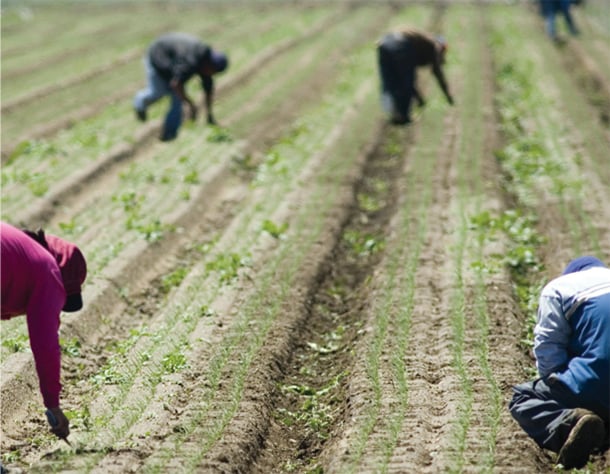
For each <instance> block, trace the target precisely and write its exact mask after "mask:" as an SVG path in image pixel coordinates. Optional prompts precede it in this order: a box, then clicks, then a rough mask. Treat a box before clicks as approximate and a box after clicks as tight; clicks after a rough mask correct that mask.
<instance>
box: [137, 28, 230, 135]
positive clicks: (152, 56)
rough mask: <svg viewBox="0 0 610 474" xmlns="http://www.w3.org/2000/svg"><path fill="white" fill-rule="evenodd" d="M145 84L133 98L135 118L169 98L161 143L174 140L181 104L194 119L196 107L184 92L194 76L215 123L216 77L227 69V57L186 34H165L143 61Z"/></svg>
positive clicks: (142, 116)
mask: <svg viewBox="0 0 610 474" xmlns="http://www.w3.org/2000/svg"><path fill="white" fill-rule="evenodd" d="M144 64H145V67H146V77H147V80H148V85H147V87H146V88H144V89H142V90H140V91H138V93H137V94H136V95H135V97H134V99H133V105H134V109H135V112H136V116H137V117H138V119H139V120H141V121H145V120H146V118H147V114H146V109H147V108H148V106H149V105H151V104H153V103H155V102H156V101H158V100H159V99H161V98H162V97H165V96H168V95H169V96H170V107H169V110H168V112H167V114H166V115H165V120H164V121H163V128H162V130H161V137H160V138H161V140H163V141H169V140H173V139H174V138H176V136H177V135H178V130H179V129H180V126H181V125H182V105H183V104H186V105H188V107H189V111H190V118H191V120H195V119H196V118H197V106H196V105H195V103H194V102H193V101H192V100H191V98H190V97H189V96H188V94H187V92H186V87H185V85H186V83H187V81H188V80H189V79H190V78H191V77H193V76H199V77H200V78H201V86H202V87H203V91H204V93H205V101H204V104H205V107H206V109H207V121H208V123H209V124H216V120H215V119H214V115H213V113H212V102H213V94H214V80H213V77H212V76H214V75H215V74H218V73H220V72H223V71H224V70H225V69H227V67H228V58H227V56H226V55H225V54H224V53H222V52H220V51H216V50H214V49H212V48H211V47H210V46H209V45H207V44H205V43H203V42H201V40H199V39H198V38H196V37H195V36H192V35H190V34H187V33H167V34H165V35H162V36H160V37H159V38H157V39H156V40H155V41H154V42H153V43H152V44H151V45H150V47H149V48H148V51H147V54H146V57H145V59H144Z"/></svg>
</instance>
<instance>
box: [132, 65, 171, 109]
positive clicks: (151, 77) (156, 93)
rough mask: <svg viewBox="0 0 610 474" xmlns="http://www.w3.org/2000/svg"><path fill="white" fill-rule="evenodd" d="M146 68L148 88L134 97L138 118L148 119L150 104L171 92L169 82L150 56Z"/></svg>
mask: <svg viewBox="0 0 610 474" xmlns="http://www.w3.org/2000/svg"><path fill="white" fill-rule="evenodd" d="M144 68H145V70H146V80H147V83H148V84H147V86H146V88H144V89H142V90H140V91H138V93H137V94H136V95H135V97H134V99H133V107H134V109H135V110H136V114H137V115H138V118H140V119H141V120H145V119H146V109H147V108H148V106H149V105H150V104H153V103H154V102H156V101H158V100H159V99H160V98H161V97H163V96H165V95H167V94H169V93H171V89H170V87H169V84H168V83H167V81H166V80H165V79H163V78H162V77H161V76H160V75H159V73H158V72H157V70H156V69H155V68H154V67H153V66H152V64H150V61H149V60H148V58H146V59H145V60H144Z"/></svg>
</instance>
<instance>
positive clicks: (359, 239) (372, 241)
mask: <svg viewBox="0 0 610 474" xmlns="http://www.w3.org/2000/svg"><path fill="white" fill-rule="evenodd" d="M343 239H344V240H345V242H347V244H348V245H349V248H350V250H351V251H352V252H353V253H354V254H355V255H357V256H359V257H367V256H369V255H373V254H375V253H377V252H379V251H382V250H383V248H384V246H385V243H384V241H383V240H381V239H379V238H377V237H376V236H374V235H371V234H363V233H362V232H360V231H358V230H347V231H346V232H345V233H344V234H343Z"/></svg>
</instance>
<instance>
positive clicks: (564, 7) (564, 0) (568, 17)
mask: <svg viewBox="0 0 610 474" xmlns="http://www.w3.org/2000/svg"><path fill="white" fill-rule="evenodd" d="M571 3H572V0H560V3H559V8H560V10H561V13H562V14H563V18H564V19H565V21H566V24H567V25H568V29H569V30H570V33H571V34H573V35H577V34H578V28H576V25H575V24H574V19H573V18H572V13H571V12H570V6H571Z"/></svg>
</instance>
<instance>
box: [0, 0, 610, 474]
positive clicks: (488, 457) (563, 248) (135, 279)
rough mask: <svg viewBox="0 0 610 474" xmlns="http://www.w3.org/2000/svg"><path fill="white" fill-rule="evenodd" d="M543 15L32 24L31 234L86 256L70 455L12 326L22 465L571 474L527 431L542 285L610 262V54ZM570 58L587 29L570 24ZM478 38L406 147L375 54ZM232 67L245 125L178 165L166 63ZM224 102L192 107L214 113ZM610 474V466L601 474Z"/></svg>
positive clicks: (84, 12)
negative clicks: (406, 42)
mask: <svg viewBox="0 0 610 474" xmlns="http://www.w3.org/2000/svg"><path fill="white" fill-rule="evenodd" d="M605 11H607V10H605V9H604V4H603V1H602V2H595V1H594V0H591V1H589V2H588V3H584V4H583V5H581V6H579V7H577V8H575V9H574V14H575V19H576V21H577V23H578V25H579V27H580V29H581V35H580V36H579V37H577V38H567V37H566V41H565V42H564V43H562V44H559V45H557V44H553V43H552V42H550V41H549V40H548V39H547V38H546V36H545V32H544V26H543V23H542V20H541V18H540V17H539V16H538V15H537V13H536V10H535V8H533V7H532V5H531V4H530V3H529V2H514V3H507V2H491V1H487V2H464V1H455V2H452V1H444V2H434V1H429V2H408V1H404V2H400V1H396V2H388V3H385V2H353V3H352V2H339V1H337V2H288V1H284V2H282V1H265V0H261V1H258V2H237V1H235V2H232V1H223V2H209V3H208V2H167V3H163V2H146V1H142V2H112V3H108V2H106V3H105V2H102V1H101V0H100V1H92V2H86V3H74V4H71V3H63V2H37V3H31V4H29V3H28V2H20V3H16V2H13V3H10V2H9V3H8V4H7V5H5V6H3V8H2V26H1V27H2V44H1V51H2V71H1V77H2V105H1V111H2V131H1V138H2V141H1V152H2V182H1V212H2V220H3V221H6V222H9V223H11V224H13V225H16V226H21V227H27V228H32V229H33V228H37V227H42V228H44V229H45V231H46V232H48V233H51V234H56V235H60V236H62V237H64V238H66V239H68V240H70V241H73V242H75V243H77V245H78V246H79V247H80V248H81V250H82V251H83V253H84V255H85V256H86V258H87V263H88V277H87V281H86V283H85V288H84V293H83V299H84V308H83V310H82V311H80V312H78V313H63V314H62V326H61V334H60V336H61V343H62V354H63V355H62V383H63V392H62V408H63V409H64V411H65V412H66V414H67V416H68V417H69V419H70V422H71V434H70V437H69V439H70V441H71V443H72V446H71V447H70V446H68V445H67V444H66V443H64V442H63V441H60V440H57V439H56V438H55V437H54V436H53V435H51V434H49V433H48V426H47V422H46V419H45V416H44V407H43V405H42V401H41V396H40V393H39V390H38V378H37V375H36V371H35V368H34V364H33V361H32V355H31V352H30V350H29V344H28V336H27V328H26V325H25V318H21V317H19V318H14V319H12V320H9V321H2V324H1V339H2V344H1V347H0V354H1V369H0V371H1V372H0V374H1V377H0V384H1V390H0V393H1V407H2V416H1V424H0V428H1V431H0V453H1V454H2V463H3V464H4V465H5V466H9V467H17V468H20V469H22V470H24V471H25V472H32V473H48V472H74V473H77V472H78V473H84V472H93V473H102V472H104V473H125V472H145V473H155V472H158V473H165V472H180V473H182V472H197V473H199V472H240V473H241V472H252V473H290V472H295V473H296V472H298V473H379V472H389V473H405V472H413V473H437V472H497V473H532V472H542V473H545V472H556V468H555V466H554V460H555V456H554V455H553V454H552V453H549V452H546V451H542V450H540V449H539V448H538V447H537V446H536V445H535V443H534V442H533V441H532V440H531V439H529V438H528V437H527V435H526V434H525V433H524V432H523V431H522V430H521V428H520V427H519V426H518V425H517V423H516V422H515V421H514V420H513V419H512V418H511V416H510V414H509V412H508V409H507V406H508V402H509V400H510V398H511V396H512V391H511V386H512V385H514V384H517V383H520V382H522V381H525V380H528V379H530V378H533V377H535V370H534V360H533V358H532V356H531V340H532V335H531V331H532V324H533V318H534V316H535V311H536V305H537V297H538V293H539V291H540V289H541V287H542V286H543V285H544V283H546V282H547V281H548V280H549V279H551V278H553V277H554V276H556V275H558V274H559V273H560V272H561V270H562V269H563V267H564V266H565V264H566V263H567V262H568V261H569V260H570V259H571V258H573V257H575V256H578V255H582V254H593V255H596V256H598V257H599V258H601V259H602V260H604V261H605V262H608V263H610V186H608V183H610V166H609V165H608V159H609V150H610V63H608V61H607V60H606V59H607V57H608V48H609V45H610V28H609V27H608V25H607V24H604V23H603V22H600V21H599V18H600V16H602V15H603V14H604V12H605ZM558 23H559V25H560V32H562V33H563V34H564V36H565V32H564V30H562V27H563V24H562V23H561V19H559V22H558ZM402 25H412V26H415V27H418V28H420V29H423V30H426V31H430V32H433V33H439V34H443V35H444V36H445V37H446V38H447V39H448V41H449V49H448V56H447V64H446V68H445V73H446V75H447V78H448V82H449V86H450V88H451V91H452V94H453V96H454V97H455V100H456V104H455V105H454V106H453V107H451V106H449V105H448V104H447V103H446V102H445V100H444V97H443V96H442V92H441V91H440V89H439V87H438V86H437V84H436V82H435V80H434V78H433V76H432V75H431V74H430V72H429V71H428V70H425V71H421V72H420V73H419V82H420V85H421V87H422V89H423V92H424V96H425V97H426V99H427V103H426V106H425V107H424V108H421V109H415V110H414V112H415V113H414V118H415V120H414V122H413V123H412V124H410V125H409V126H407V127H396V126H391V125H389V124H387V123H386V120H385V117H384V116H383V114H382V111H381V107H380V100H379V79H378V76H377V63H376V56H375V42H376V40H377V39H378V38H379V37H381V36H382V35H383V34H384V33H385V32H386V31H388V30H390V29H391V28H393V27H396V26H402ZM170 30H176V31H178V30H179V31H187V32H191V33H194V34H197V35H198V36H200V37H201V38H202V39H203V40H204V41H208V42H209V43H210V44H212V46H214V47H216V48H218V49H220V50H223V51H226V52H227V54H228V55H229V58H230V67H229V69H228V70H227V71H226V72H225V73H223V74H222V75H219V76H217V79H216V80H215V81H216V87H217V91H216V102H215V106H214V111H215V116H216V119H217V120H218V122H219V123H220V126H218V127H212V126H207V125H205V124H204V123H203V120H202V117H201V115H203V114H200V118H199V119H198V121H196V122H195V123H191V122H187V123H185V124H184V126H183V127H182V129H181V130H180V134H179V136H178V139H177V140H175V141H172V142H168V143H162V142H160V141H158V139H157V137H158V134H159V128H160V123H161V119H162V117H163V115H164V113H165V111H166V107H167V102H165V101H161V102H160V103H158V104H155V105H153V106H152V107H151V108H150V109H149V120H148V121H147V122H146V123H141V122H138V121H137V120H136V118H135V116H134V113H133V110H132V105H131V99H132V97H133V95H134V94H135V92H136V91H137V90H138V89H140V88H141V87H143V86H144V85H145V77H144V68H143V64H142V57H143V55H144V53H145V50H146V47H147V45H148V44H149V42H150V41H151V40H152V39H154V38H155V37H156V36H157V35H158V34H161V33H163V32H166V31H170ZM196 83H197V81H196V80H193V81H191V83H189V93H190V95H191V96H192V97H193V98H194V99H196V100H197V101H198V102H199V101H200V96H201V91H200V90H199V89H198V86H197V84H196ZM579 472H583V473H584V472H587V473H598V472H599V473H608V472H610V453H609V452H608V451H606V452H605V453H603V454H599V455H596V456H594V457H592V459H591V461H590V463H589V464H588V466H587V467H586V468H585V469H583V470H581V471H579Z"/></svg>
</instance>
